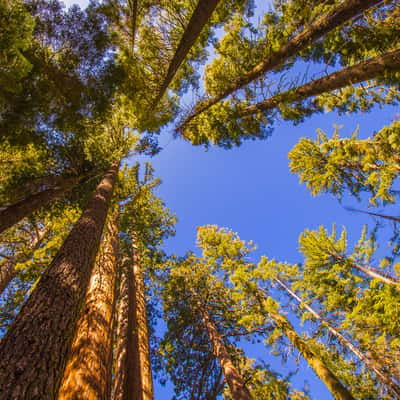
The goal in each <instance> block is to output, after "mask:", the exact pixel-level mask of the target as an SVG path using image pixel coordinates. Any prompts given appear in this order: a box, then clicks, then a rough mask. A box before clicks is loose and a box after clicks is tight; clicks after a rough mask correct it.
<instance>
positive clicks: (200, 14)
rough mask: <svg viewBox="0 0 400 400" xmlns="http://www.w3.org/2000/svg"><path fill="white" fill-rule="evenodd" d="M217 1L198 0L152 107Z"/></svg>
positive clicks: (160, 96)
mask: <svg viewBox="0 0 400 400" xmlns="http://www.w3.org/2000/svg"><path fill="white" fill-rule="evenodd" d="M218 2H219V0H199V2H198V3H197V6H196V8H195V10H194V11H193V14H192V16H191V18H190V21H189V23H188V25H187V27H186V29H185V31H184V32H183V35H182V38H181V41H180V42H179V45H178V48H177V49H176V51H175V54H174V56H173V58H172V60H171V62H170V64H169V67H168V71H167V75H166V77H165V79H164V81H163V83H162V85H161V88H160V92H159V93H158V95H157V98H156V99H155V101H154V105H157V103H158V102H159V101H160V99H161V98H162V97H163V95H164V93H165V91H166V90H167V88H168V86H169V85H170V83H171V81H172V79H173V78H174V76H175V74H176V72H177V71H178V69H179V67H180V66H181V64H182V63H183V61H184V60H185V58H186V56H187V55H188V53H189V51H190V49H191V47H192V46H193V45H194V43H195V42H196V40H197V38H198V37H199V35H200V33H201V31H202V29H203V28H204V26H205V25H206V24H207V22H208V20H209V19H210V17H211V14H212V13H213V11H214V10H215V8H216V7H217V5H218Z"/></svg>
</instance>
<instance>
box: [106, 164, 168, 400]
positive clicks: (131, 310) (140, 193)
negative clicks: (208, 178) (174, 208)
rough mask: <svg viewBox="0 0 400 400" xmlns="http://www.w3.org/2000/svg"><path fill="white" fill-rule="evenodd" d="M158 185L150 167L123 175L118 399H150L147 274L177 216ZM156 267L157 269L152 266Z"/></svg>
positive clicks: (116, 380) (115, 396)
mask: <svg viewBox="0 0 400 400" xmlns="http://www.w3.org/2000/svg"><path fill="white" fill-rule="evenodd" d="M159 184H160V181H159V180H158V179H155V178H154V177H153V170H152V168H151V165H150V164H146V167H145V171H144V178H143V179H139V165H138V164H137V165H136V166H135V167H133V168H132V169H131V170H130V171H127V172H126V173H125V179H121V184H120V185H119V187H118V188H117V193H116V194H117V196H119V197H120V198H121V199H125V201H124V202H123V205H122V206H121V231H122V232H123V241H122V243H121V248H122V259H121V261H120V268H121V280H120V290H119V292H120V295H119V303H118V309H117V319H118V324H117V327H116V356H115V380H114V398H115V399H143V400H147V399H149V400H150V399H152V398H153V382H152V371H151V365H150V347H149V342H150V338H149V329H150V328H149V319H148V310H147V297H148V296H147V293H146V292H147V288H146V285H145V274H146V275H148V274H149V271H148V269H151V267H150V266H151V265H152V264H154V259H156V258H157V257H158V254H159V252H160V245H161V244H162V242H163V240H165V239H166V238H167V237H169V236H170V235H173V234H174V225H175V223H176V218H175V217H174V216H173V215H172V214H171V213H170V211H169V210H168V209H167V208H166V207H165V205H164V203H163V202H162V201H161V199H159V198H158V197H156V196H155V195H154V193H153V191H154V190H155V188H156V187H157V186H158V185H159ZM153 268H154V267H153Z"/></svg>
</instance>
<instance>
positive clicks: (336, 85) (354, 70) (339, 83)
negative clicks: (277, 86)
mask: <svg viewBox="0 0 400 400" xmlns="http://www.w3.org/2000/svg"><path fill="white" fill-rule="evenodd" d="M395 71H400V49H397V50H394V51H391V52H388V53H385V54H383V55H382V56H378V57H374V58H371V59H370V60H367V61H364V62H361V63H359V64H356V65H353V66H351V67H347V68H344V69H342V70H340V71H338V72H334V73H333V74H330V75H328V76H325V77H323V78H320V79H316V80H315V81H312V82H308V83H306V84H305V85H302V86H299V87H298V88H295V89H292V90H288V91H287V92H284V93H279V94H277V95H276V96H273V97H270V98H269V99H266V100H264V101H262V102H260V103H257V104H254V105H251V106H248V107H246V108H245V109H244V111H242V112H240V116H246V115H252V114H254V113H256V112H258V111H266V110H271V109H274V108H276V107H278V106H279V104H280V103H281V102H284V103H290V102H295V101H301V100H304V99H307V98H309V97H312V96H317V95H320V94H323V93H326V92H329V91H332V90H336V89H341V88H343V87H346V86H348V85H353V84H356V83H360V82H363V81H367V80H368V79H374V78H377V77H379V76H382V75H383V74H384V73H386V72H395Z"/></svg>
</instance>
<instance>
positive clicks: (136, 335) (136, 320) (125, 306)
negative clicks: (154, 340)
mask: <svg viewBox="0 0 400 400" xmlns="http://www.w3.org/2000/svg"><path fill="white" fill-rule="evenodd" d="M131 251H132V253H131V257H130V260H129V262H128V264H127V265H126V266H124V269H123V276H122V280H121V294H120V303H119V310H118V328H117V329H118V333H117V355H116V360H117V362H116V368H115V369H116V372H115V374H116V377H115V385H114V400H153V398H154V394H153V379H152V373H151V365H150V350H149V334H148V327H147V315H146V297H145V286H144V279H143V272H142V270H141V267H140V258H139V252H138V248H137V245H136V237H135V235H134V234H133V235H132V248H131Z"/></svg>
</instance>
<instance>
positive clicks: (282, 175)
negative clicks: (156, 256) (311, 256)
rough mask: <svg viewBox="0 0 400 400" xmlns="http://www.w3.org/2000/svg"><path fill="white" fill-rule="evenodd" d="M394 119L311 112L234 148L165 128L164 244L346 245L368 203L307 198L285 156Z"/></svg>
mask: <svg viewBox="0 0 400 400" xmlns="http://www.w3.org/2000/svg"><path fill="white" fill-rule="evenodd" d="M64 3H65V4H70V3H80V4H81V5H85V4H86V3H87V2H86V1H80V2H75V1H64ZM395 115H396V109H395V107H386V108H384V109H374V110H373V111H372V112H370V113H367V114H357V115H342V116H339V115H337V114H336V113H328V114H321V115H316V116H314V117H312V118H310V119H308V120H306V121H305V122H304V123H302V124H300V125H298V126H293V125H292V124H291V123H286V122H279V123H277V125H276V128H275V131H274V133H273V135H272V136H271V137H270V138H268V139H267V140H265V141H255V142H247V143H245V144H244V145H242V146H241V147H240V148H235V149H232V150H222V149H218V148H210V149H209V150H208V151H205V149H204V148H201V147H194V146H192V145H190V144H189V143H187V142H184V141H183V140H179V139H176V140H172V136H171V133H172V132H169V131H168V130H166V131H165V132H164V133H163V135H162V137H161V144H162V146H163V147H164V149H163V151H161V153H160V154H159V155H157V156H156V157H155V158H154V159H152V160H151V161H152V163H153V166H154V168H155V172H156V176H158V177H160V178H161V179H162V181H163V184H162V185H161V186H160V188H159V189H158V194H159V196H160V197H161V198H162V199H163V200H164V201H165V202H166V204H167V206H168V207H169V208H170V209H171V210H172V211H173V212H174V213H176V215H177V216H178V218H179V223H178V225H177V235H176V236H175V237H174V238H172V239H170V240H169V241H168V242H167V246H166V250H167V251H168V252H174V253H177V254H181V255H182V254H183V253H185V252H186V251H187V250H189V249H194V244H195V235H196V227H197V226H200V225H205V224H216V225H219V226H224V227H229V228H231V229H233V230H234V231H237V232H238V233H239V234H240V236H241V238H242V239H246V240H253V241H255V242H256V243H257V244H258V250H257V256H259V255H261V254H266V255H267V256H269V257H271V258H272V257H274V258H276V259H278V260H281V261H289V262H298V261H301V255H300V254H299V253H298V250H297V249H298V236H299V234H300V233H301V232H302V231H303V230H304V229H306V228H309V229H314V228H317V227H318V226H320V225H325V226H326V227H330V226H331V225H332V224H333V223H336V224H337V225H338V227H341V226H342V225H345V226H346V227H347V229H348V232H349V243H354V242H355V241H356V240H357V239H358V237H359V235H360V232H361V229H362V226H363V224H365V223H368V222H369V223H372V222H373V221H372V220H371V219H370V218H368V217H366V216H365V215H362V214H357V213H351V212H349V211H347V210H346V209H345V208H344V206H350V205H353V206H354V205H355V206H358V207H360V208H363V209H365V204H363V205H357V204H356V202H355V201H354V200H352V199H344V201H343V202H342V204H340V203H339V202H338V201H337V200H336V199H334V198H333V197H332V196H330V195H323V196H319V197H312V196H311V194H310V193H309V192H308V190H307V189H306V188H305V186H304V185H299V183H298V177H297V176H295V175H293V174H291V173H290V171H289V168H288V159H287V154H288V152H289V151H290V149H291V148H292V147H293V146H294V145H295V144H296V143H297V142H298V140H299V138H301V137H303V136H307V137H315V134H316V129H317V128H322V129H323V130H324V131H325V132H326V133H328V134H331V133H332V132H333V125H334V124H338V125H343V129H342V133H343V134H346V135H348V134H351V132H352V131H353V130H354V129H355V128H356V127H357V126H359V128H360V136H361V137H367V136H370V135H372V134H373V133H374V132H375V131H376V130H378V129H380V128H381V127H382V126H383V125H386V124H389V123H390V122H391V121H392V120H393V119H394V118H395ZM171 130H172V128H171ZM249 350H250V349H249ZM257 352H258V353H259V352H260V349H257ZM253 355H255V354H253ZM265 356H266V357H265V358H266V360H268V362H272V365H273V366H274V368H276V369H277V370H278V371H281V372H283V373H286V372H287V371H288V370H287V366H284V365H281V364H280V362H276V361H271V360H272V356H269V355H268V350H265ZM304 379H306V380H308V382H309V384H310V387H311V394H312V397H313V398H315V399H318V400H328V399H331V398H332V397H331V396H330V395H329V393H328V392H327V390H326V389H325V388H324V386H323V385H322V384H321V383H320V382H319V380H318V379H317V378H316V377H315V376H314V374H313V372H312V371H311V370H310V369H309V368H308V367H307V366H305V365H304V364H301V376H297V377H296V378H295V380H294V382H295V384H296V386H297V388H299V389H300V388H301V386H302V382H303V380H304ZM169 393H170V392H169V390H166V389H163V388H161V387H160V386H159V385H156V399H157V400H158V399H161V400H164V399H167V398H169Z"/></svg>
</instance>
